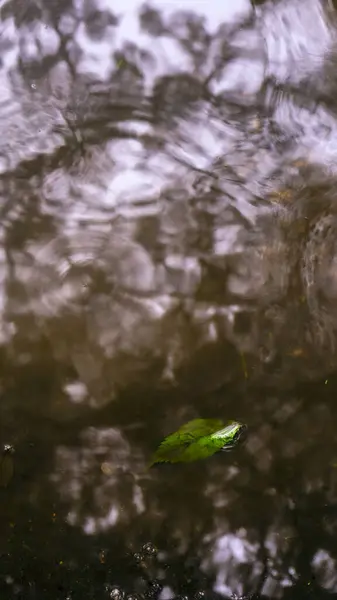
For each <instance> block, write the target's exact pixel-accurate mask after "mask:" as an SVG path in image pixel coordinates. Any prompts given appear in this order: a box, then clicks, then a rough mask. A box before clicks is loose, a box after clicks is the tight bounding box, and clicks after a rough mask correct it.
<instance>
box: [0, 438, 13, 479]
mask: <svg viewBox="0 0 337 600" xmlns="http://www.w3.org/2000/svg"><path fill="white" fill-rule="evenodd" d="M13 452H14V449H13V447H12V446H7V445H6V446H4V448H3V450H2V453H1V456H0V486H1V487H7V485H8V484H9V482H10V481H11V479H12V477H13V475H14V460H13Z"/></svg>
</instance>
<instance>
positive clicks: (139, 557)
mask: <svg viewBox="0 0 337 600" xmlns="http://www.w3.org/2000/svg"><path fill="white" fill-rule="evenodd" d="M133 558H134V559H135V561H136V562H137V563H141V562H142V561H143V560H144V556H143V555H142V554H141V553H140V552H135V553H134V555H133Z"/></svg>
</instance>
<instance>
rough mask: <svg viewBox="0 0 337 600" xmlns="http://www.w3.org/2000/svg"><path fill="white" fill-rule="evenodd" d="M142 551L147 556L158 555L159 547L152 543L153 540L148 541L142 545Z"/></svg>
mask: <svg viewBox="0 0 337 600" xmlns="http://www.w3.org/2000/svg"><path fill="white" fill-rule="evenodd" d="M142 552H143V553H144V554H145V555H146V556H156V554H157V553H158V550H157V548H156V547H155V546H154V544H152V543H151V542H146V544H144V545H143V546H142Z"/></svg>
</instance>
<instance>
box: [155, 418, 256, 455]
mask: <svg viewBox="0 0 337 600" xmlns="http://www.w3.org/2000/svg"><path fill="white" fill-rule="evenodd" d="M245 429H246V425H243V424H242V423H238V422H237V421H231V422H230V423H228V424H227V425H225V424H224V423H223V422H222V421H220V420H219V419H193V420H192V421H189V422H188V423H186V424H185V425H182V427H180V428H179V429H178V431H176V432H175V433H172V434H171V435H169V436H168V437H167V438H165V439H164V440H163V441H162V443H161V444H160V446H159V448H158V449H157V451H156V452H155V453H154V455H153V457H152V461H151V463H150V466H152V465H154V464H156V463H165V462H168V463H179V462H192V461H195V460H200V459H203V458H208V457H209V456H212V454H215V452H219V450H231V449H232V448H233V447H234V446H235V445H236V443H237V442H238V440H239V438H240V437H241V434H242V433H243V431H244V430H245Z"/></svg>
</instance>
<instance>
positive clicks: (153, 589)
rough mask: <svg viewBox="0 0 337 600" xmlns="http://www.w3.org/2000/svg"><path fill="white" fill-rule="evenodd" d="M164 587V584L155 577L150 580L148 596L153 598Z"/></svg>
mask: <svg viewBox="0 0 337 600" xmlns="http://www.w3.org/2000/svg"><path fill="white" fill-rule="evenodd" d="M162 589H163V586H162V584H161V583H159V581H157V580H156V579H153V581H149V583H148V589H147V590H146V596H147V598H153V597H154V596H157V595H158V594H159V593H160V592H161V591H162Z"/></svg>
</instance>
